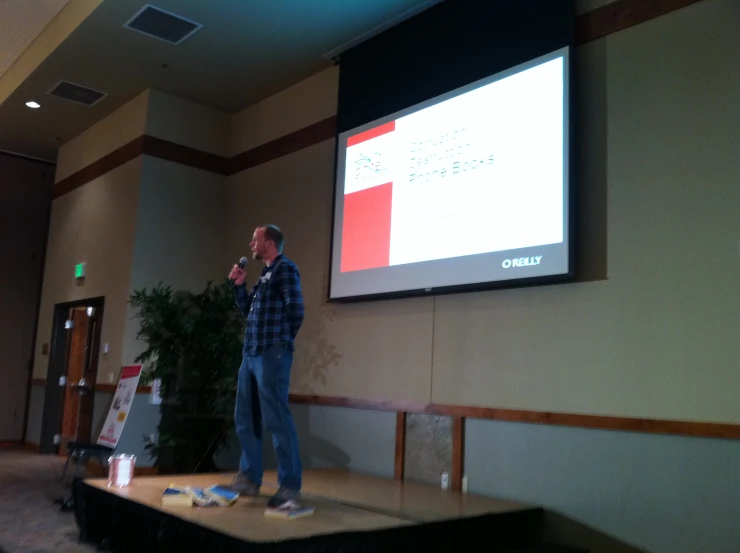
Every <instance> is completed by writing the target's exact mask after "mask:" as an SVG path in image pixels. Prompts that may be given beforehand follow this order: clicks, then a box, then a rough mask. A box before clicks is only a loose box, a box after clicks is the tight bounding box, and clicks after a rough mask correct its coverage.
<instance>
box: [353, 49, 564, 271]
mask: <svg viewBox="0 0 740 553" xmlns="http://www.w3.org/2000/svg"><path fill="white" fill-rule="evenodd" d="M563 78H564V73H563V58H556V59H554V60H552V61H548V62H545V63H542V64H540V65H538V66H535V67H533V68H530V69H527V70H525V71H522V72H520V73H517V74H515V75H512V76H509V77H506V78H504V79H501V80H499V81H496V82H494V83H491V84H489V85H486V86H483V87H481V88H478V89H475V90H473V91H471V92H468V93H466V94H463V95H460V96H457V97H456V98H452V99H450V100H447V101H444V102H441V103H438V104H436V105H433V106H430V107H428V108H426V109H424V110H421V111H418V112H416V113H413V114H411V115H408V116H405V117H402V118H399V119H398V120H396V129H395V131H393V132H392V133H389V134H386V135H382V136H380V137H377V138H374V139H371V140H368V141H366V142H363V143H361V144H358V145H355V146H352V147H350V148H348V151H347V164H346V166H345V190H344V191H345V193H349V192H354V191H357V190H361V189H364V188H367V187H369V186H373V185H377V184H382V183H385V182H389V181H391V180H392V181H393V209H392V215H391V245H390V264H391V265H399V264H404V263H413V262H419V261H429V260H434V259H444V258H452V257H458V256H465V255H473V254H479V253H486V252H495V251H502V250H509V249H516V248H524V247H529V246H538V245H545V244H554V243H558V242H561V241H562V240H563V125H564V108H563ZM362 156H366V157H365V158H364V159H365V160H366V161H367V160H370V161H371V162H372V163H373V164H374V165H373V167H374V169H372V170H371V169H370V168H369V167H368V166H367V164H366V167H365V170H364V172H363V173H362V175H364V177H363V178H362V179H361V180H360V179H358V178H357V172H356V168H357V165H356V164H355V162H356V161H358V159H360V158H362ZM360 163H362V162H360ZM376 169H377V174H376V175H372V172H373V171H375V170H376Z"/></svg>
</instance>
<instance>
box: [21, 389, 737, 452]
mask: <svg viewBox="0 0 740 553" xmlns="http://www.w3.org/2000/svg"><path fill="white" fill-rule="evenodd" d="M31 384H32V385H34V386H45V385H46V379H45V378H34V379H32V381H31ZM95 390H96V391H98V392H106V393H114V392H115V391H116V385H115V384H96V385H95ZM136 393H137V394H148V393H151V387H150V386H139V388H137V390H136ZM290 402H291V403H295V404H302V405H321V406H325V407H347V408H352V409H366V410H369V411H392V412H395V413H398V414H399V415H400V414H403V415H404V419H403V421H401V419H400V417H398V418H397V419H396V426H397V429H398V426H399V425H400V426H401V427H402V428H403V429H404V432H403V435H404V440H405V428H406V423H405V414H406V413H429V414H434V415H447V416H451V417H453V418H454V419H455V420H453V442H454V441H455V440H459V442H460V445H459V448H460V449H464V439H465V437H464V426H465V425H464V421H463V420H462V419H465V418H471V419H485V420H498V421H506V422H524V423H529V424H546V425H552V426H572V427H578V428H593V429H597V430H616V431H625V432H640V433H645V434H670V435H675V436H693V437H703V438H724V439H730V440H738V439H740V424H730V423H720V422H716V423H715V422H694V421H681V420H667V419H639V418H633V417H610V416H602V415H582V414H576V413H550V412H547V411H529V410H520V409H497V408H495V407H474V406H468V405H443V404H439V403H414V402H404V401H390V400H374V399H355V398H348V397H336V396H319V395H308V394H290ZM457 419H460V420H457ZM458 425H459V428H460V429H462V431H461V432H459V433H458V434H457V437H456V432H457V428H458ZM399 445H403V446H404V447H405V443H404V444H399V441H398V434H397V437H396V460H397V461H396V462H398V452H399ZM402 449H403V447H402V448H401V450H402ZM460 466H462V460H460Z"/></svg>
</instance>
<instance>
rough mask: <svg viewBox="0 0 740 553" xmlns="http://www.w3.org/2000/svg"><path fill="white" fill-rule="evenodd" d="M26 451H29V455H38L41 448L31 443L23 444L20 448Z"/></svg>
mask: <svg viewBox="0 0 740 553" xmlns="http://www.w3.org/2000/svg"><path fill="white" fill-rule="evenodd" d="M21 447H23V449H25V450H26V451H30V452H31V453H38V452H39V451H41V447H40V446H39V444H35V443H33V442H23V445H22V446H21Z"/></svg>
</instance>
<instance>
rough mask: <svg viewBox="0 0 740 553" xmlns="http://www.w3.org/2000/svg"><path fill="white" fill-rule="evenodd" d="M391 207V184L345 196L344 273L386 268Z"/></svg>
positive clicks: (342, 268) (343, 229)
mask: <svg viewBox="0 0 740 553" xmlns="http://www.w3.org/2000/svg"><path fill="white" fill-rule="evenodd" d="M392 203H393V183H392V182H388V183H386V184H381V185H380V186H373V187H372V188H366V189H365V190H360V191H359V192H352V193H351V194H347V195H345V196H344V222H343V224H342V261H341V271H342V272H343V273H344V272H347V271H361V270H363V269H375V268H377V267H387V266H388V265H389V263H390V252H391V208H392Z"/></svg>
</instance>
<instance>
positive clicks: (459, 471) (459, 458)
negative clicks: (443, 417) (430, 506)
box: [450, 416, 465, 492]
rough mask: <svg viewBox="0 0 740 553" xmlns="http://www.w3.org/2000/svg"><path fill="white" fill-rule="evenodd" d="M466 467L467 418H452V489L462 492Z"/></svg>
mask: <svg viewBox="0 0 740 553" xmlns="http://www.w3.org/2000/svg"><path fill="white" fill-rule="evenodd" d="M464 467H465V417H459V416H455V417H452V470H451V471H450V472H451V473H452V474H450V489H452V491H455V492H459V491H462V481H463V470H464Z"/></svg>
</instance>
